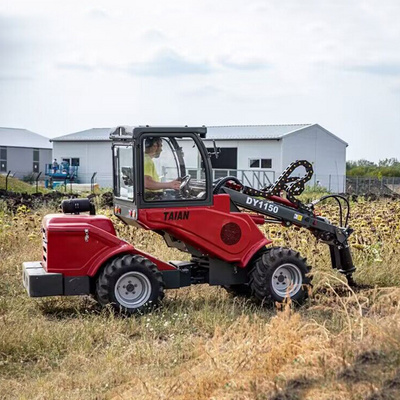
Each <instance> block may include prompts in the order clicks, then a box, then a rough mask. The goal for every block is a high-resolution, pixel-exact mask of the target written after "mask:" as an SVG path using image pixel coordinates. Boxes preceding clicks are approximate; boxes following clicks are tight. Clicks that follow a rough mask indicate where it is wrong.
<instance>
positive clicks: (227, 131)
mask: <svg viewBox="0 0 400 400" xmlns="http://www.w3.org/2000/svg"><path fill="white" fill-rule="evenodd" d="M309 126H311V124H293V125H231V126H208V127H207V139H215V140H217V139H218V140H249V139H270V140H274V139H275V140H276V139H281V138H282V137H283V136H285V135H287V134H289V133H292V132H294V131H298V130H299V129H303V128H307V127H309Z"/></svg>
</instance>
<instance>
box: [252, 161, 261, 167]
mask: <svg viewBox="0 0 400 400" xmlns="http://www.w3.org/2000/svg"><path fill="white" fill-rule="evenodd" d="M250 168H260V159H251V160H250Z"/></svg>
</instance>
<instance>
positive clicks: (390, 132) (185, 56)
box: [0, 0, 400, 161]
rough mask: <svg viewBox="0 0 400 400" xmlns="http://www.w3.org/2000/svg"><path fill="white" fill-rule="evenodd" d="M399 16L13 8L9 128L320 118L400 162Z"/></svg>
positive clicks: (303, 8) (177, 7) (4, 86)
mask: <svg viewBox="0 0 400 400" xmlns="http://www.w3.org/2000/svg"><path fill="white" fill-rule="evenodd" d="M399 21H400V1H398V0H379V1H378V0H326V1H321V0H217V1H216V0H197V1H195V0H168V1H155V0H146V1H143V0H141V1H137V0H130V1H122V0H114V1H112V2H111V1H103V0H96V1H94V0H93V1H88V0H79V1H76V0H68V1H65V0H64V1H59V0H53V1H40V0H35V1H31V0H29V1H20V0H13V1H11V0H10V1H8V0H7V1H5V0H0V126H1V127H12V128H24V129H29V130H31V131H33V132H36V133H39V134H41V135H44V136H48V137H56V136H60V135H64V134H68V133H72V132H77V131H81V130H85V129H90V128H102V127H113V126H117V125H146V124H148V125H206V126H207V125H209V126H213V125H262V124H292V123H294V124H297V123H318V124H320V125H321V126H323V127H324V128H326V129H328V130H329V131H330V132H332V133H334V134H335V135H337V136H339V137H340V138H342V139H343V140H345V141H346V142H348V144H349V146H348V148H347V158H348V159H349V160H356V159H362V158H364V159H368V160H371V161H378V160H380V159H384V158H391V157H395V158H398V159H400V22H399ZM328 150H329V149H328Z"/></svg>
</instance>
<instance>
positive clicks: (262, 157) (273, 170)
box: [52, 124, 348, 192]
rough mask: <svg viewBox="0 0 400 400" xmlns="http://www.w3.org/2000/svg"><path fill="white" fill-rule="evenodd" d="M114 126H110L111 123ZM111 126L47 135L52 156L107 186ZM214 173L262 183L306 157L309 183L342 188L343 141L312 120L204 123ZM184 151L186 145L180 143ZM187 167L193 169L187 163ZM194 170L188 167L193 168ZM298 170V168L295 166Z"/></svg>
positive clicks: (87, 179)
mask: <svg viewBox="0 0 400 400" xmlns="http://www.w3.org/2000/svg"><path fill="white" fill-rule="evenodd" d="M113 129H114V128H113ZM111 130H112V129H111V128H93V129H89V130H85V131H82V132H77V133H72V134H69V135H64V136H60V137H57V138H54V139H52V141H53V157H54V158H56V159H57V160H59V162H60V161H62V160H66V161H68V162H69V163H70V165H71V164H72V165H74V166H78V168H79V169H78V179H79V182H81V183H89V182H90V181H91V178H92V177H93V174H94V173H95V172H96V177H95V179H96V182H97V183H99V185H100V186H102V187H111V186H112V157H111V141H110V139H109V134H110V131H111ZM213 141H214V142H215V144H216V146H217V148H219V149H220V150H221V151H220V154H219V156H218V158H215V157H214V156H212V157H211V162H212V165H213V169H214V178H218V177H221V176H227V175H235V176H237V177H238V178H239V179H240V180H241V181H242V182H243V183H244V184H246V185H251V186H254V187H257V188H259V187H262V186H264V185H267V184H268V183H269V182H272V181H274V180H275V179H276V178H277V177H278V176H279V175H280V174H281V173H282V171H283V170H284V169H285V168H286V167H287V166H288V165H289V164H290V163H291V162H293V161H296V160H307V161H309V162H310V163H311V164H312V165H313V168H314V176H313V178H312V180H311V181H310V184H311V185H320V186H323V187H326V188H327V189H328V190H330V191H332V192H344V189H345V175H346V147H347V146H348V144H347V143H346V142H345V141H343V140H342V139H340V138H339V137H337V136H335V135H334V134H332V133H331V132H329V131H328V130H326V129H325V128H323V127H322V126H320V125H318V124H297V125H248V126H210V127H207V137H206V139H204V142H205V144H206V146H207V148H209V149H210V152H213V151H214V148H213V147H214V144H213ZM182 147H183V149H184V151H185V152H190V151H191V149H190V148H187V149H186V148H185V143H182ZM187 168H188V169H189V172H190V169H193V170H194V169H196V168H197V165H196V160H194V165H190V166H189V165H188V166H187ZM193 172H194V171H193ZM299 172H300V173H301V171H299Z"/></svg>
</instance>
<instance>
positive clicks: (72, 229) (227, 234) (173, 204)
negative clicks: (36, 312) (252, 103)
mask: <svg viewBox="0 0 400 400" xmlns="http://www.w3.org/2000/svg"><path fill="white" fill-rule="evenodd" d="M206 134H207V129H206V128H205V127H170V128H166V127H163V128H160V127H149V126H146V127H134V128H132V127H123V126H121V127H118V128H116V129H115V130H113V131H112V132H111V133H110V138H111V139H112V149H111V150H112V154H113V185H114V187H113V191H114V214H115V215H116V216H117V217H118V218H119V219H121V220H122V221H123V222H124V223H126V224H129V225H133V226H135V227H140V228H143V229H147V230H152V231H154V232H156V233H158V234H159V235H160V236H162V238H163V239H164V241H165V243H166V244H167V245H168V246H170V247H175V248H177V249H179V250H181V251H183V252H186V253H189V254H190V261H185V262H177V261H170V262H165V261H162V260H159V259H157V258H156V257H154V256H152V255H150V254H146V253H144V252H143V251H140V250H138V249H137V248H135V246H134V244H131V243H127V242H126V241H124V240H122V239H120V238H118V237H117V235H116V232H115V229H114V226H113V224H112V222H111V221H110V219H108V218H106V217H104V216H100V215H95V210H94V206H93V205H92V204H91V203H90V201H89V200H88V199H75V200H65V201H64V202H63V203H62V210H63V213H62V214H61V213H60V214H50V215H47V216H45V217H44V219H43V226H42V235H43V258H42V261H34V262H24V263H23V284H24V286H25V288H26V290H27V292H28V294H29V296H31V297H42V296H68V295H93V296H94V297H95V298H96V299H97V300H98V302H99V303H100V304H101V305H104V306H105V305H111V306H112V307H114V308H115V310H116V311H117V312H121V313H124V314H128V315H130V314H135V313H142V312H145V311H147V310H150V309H152V308H153V307H154V306H156V305H158V304H159V303H160V302H161V300H162V298H163V296H164V291H165V290H166V289H176V288H181V287H184V286H189V285H194V284H209V285H219V286H222V287H224V288H226V289H227V290H228V291H229V292H231V293H233V294H237V295H245V296H252V297H254V298H256V299H258V300H259V301H261V302H263V303H265V304H268V303H272V302H282V301H284V299H285V298H286V297H290V299H291V300H292V301H293V302H295V303H299V304H300V303H302V302H303V301H304V300H305V299H306V297H307V294H308V288H309V286H310V284H311V276H310V274H309V271H310V267H309V266H308V265H307V263H306V260H305V259H304V258H302V257H301V256H300V254H299V253H298V252H297V251H296V250H293V249H288V248H282V247H274V246H273V243H272V242H271V240H268V239H267V238H265V237H264V235H263V234H262V233H261V231H260V229H259V228H258V225H262V224H265V223H278V224H282V225H283V226H285V227H289V226H292V225H295V226H297V227H301V228H305V229H308V230H309V231H311V232H312V233H313V234H314V235H315V237H316V238H317V239H318V240H320V241H322V242H324V243H326V244H327V245H328V246H329V248H330V254H331V260H332V267H333V268H335V269H338V270H339V271H340V272H341V273H343V274H344V275H345V276H346V277H347V279H348V281H349V283H350V284H351V283H353V280H352V273H353V272H354V270H355V267H354V265H353V262H352V257H351V253H350V249H349V245H348V237H349V235H350V234H351V232H352V229H351V228H349V227H348V219H349V203H348V201H347V199H346V198H344V197H342V196H339V195H329V196H325V197H323V198H321V199H320V200H318V201H324V200H326V199H327V198H330V197H333V198H334V199H336V200H337V201H338V203H339V205H340V207H339V210H340V214H341V215H340V223H339V226H335V225H332V224H331V223H330V222H329V221H328V219H326V218H324V217H321V216H318V215H316V214H315V212H314V205H315V204H316V202H314V203H311V204H303V203H302V202H301V201H299V200H298V199H297V197H296V196H298V195H299V194H301V193H302V191H303V190H304V188H305V184H306V183H307V182H308V181H309V180H310V179H311V176H312V174H313V169H312V165H311V164H310V163H309V162H307V161H305V160H299V161H295V162H293V163H292V164H290V165H289V166H288V167H287V169H286V170H285V171H284V172H283V173H282V174H281V176H280V177H279V178H278V179H277V180H276V181H275V182H273V183H271V184H269V185H268V186H265V187H262V188H261V189H260V188H258V189H255V188H252V187H249V186H246V185H244V183H243V182H241V181H240V180H239V179H238V178H237V177H235V176H228V177H223V178H220V179H217V180H214V181H213V179H212V176H213V171H212V167H211V162H210V154H211V153H209V152H208V151H207V148H206V147H205V144H204V142H203V139H204V138H205V137H206ZM214 150H215V151H214V153H213V154H218V149H217V148H216V147H215V146H214ZM299 171H301V172H302V174H300V175H299V173H298V172H299ZM343 206H346V207H347V213H346V216H345V218H343V215H342V214H343ZM343 219H344V220H343Z"/></svg>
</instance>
